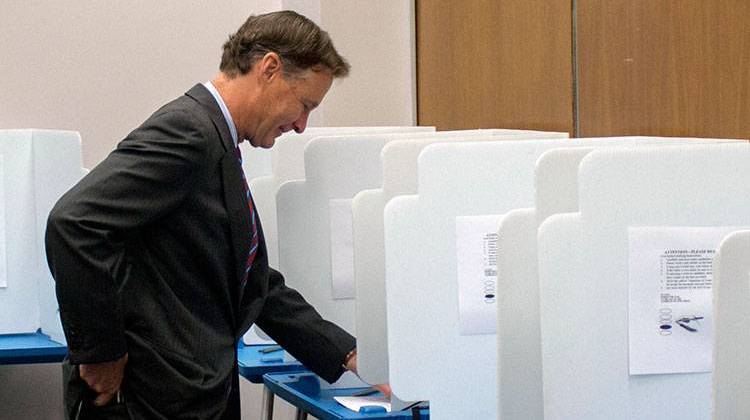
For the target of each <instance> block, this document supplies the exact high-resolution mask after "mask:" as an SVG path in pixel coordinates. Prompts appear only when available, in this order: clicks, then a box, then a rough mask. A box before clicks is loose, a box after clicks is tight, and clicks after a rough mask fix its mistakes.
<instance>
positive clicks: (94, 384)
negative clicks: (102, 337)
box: [79, 353, 128, 406]
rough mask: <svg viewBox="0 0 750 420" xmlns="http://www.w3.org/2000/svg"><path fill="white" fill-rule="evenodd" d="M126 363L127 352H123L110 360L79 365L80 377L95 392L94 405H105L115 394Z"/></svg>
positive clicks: (118, 388)
mask: <svg viewBox="0 0 750 420" xmlns="http://www.w3.org/2000/svg"><path fill="white" fill-rule="evenodd" d="M127 363H128V354H127V353H125V355H124V356H122V357H121V358H119V359H117V360H114V361H111V362H102V363H92V364H82V365H79V371H80V375H81V379H83V380H84V381H85V382H86V384H87V385H88V386H89V388H91V389H92V390H93V391H94V392H96V399H94V405H96V406H103V405H106V404H107V403H108V402H109V401H110V400H111V399H112V398H113V397H114V396H115V395H116V394H117V392H118V391H119V390H120V385H121V384H122V377H123V374H124V373H125V365H126V364H127Z"/></svg>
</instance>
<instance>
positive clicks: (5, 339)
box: [0, 331, 68, 365]
mask: <svg viewBox="0 0 750 420" xmlns="http://www.w3.org/2000/svg"><path fill="white" fill-rule="evenodd" d="M67 353H68V348H67V347H66V346H65V345H64V344H60V343H58V342H56V341H52V340H51V339H50V338H49V337H48V336H47V335H45V334H43V333H42V332H41V331H37V332H35V333H28V334H0V365H12V364H24V363H59V362H61V361H62V360H63V359H64V358H65V355H66V354H67Z"/></svg>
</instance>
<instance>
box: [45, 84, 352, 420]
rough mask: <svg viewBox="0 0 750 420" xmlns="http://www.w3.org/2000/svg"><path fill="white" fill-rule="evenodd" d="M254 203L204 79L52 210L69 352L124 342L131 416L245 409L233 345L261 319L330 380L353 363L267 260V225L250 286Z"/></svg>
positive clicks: (333, 329)
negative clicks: (247, 268) (251, 206)
mask: <svg viewBox="0 0 750 420" xmlns="http://www.w3.org/2000/svg"><path fill="white" fill-rule="evenodd" d="M246 200H247V199H246V198H245V194H244V186H243V181H242V176H241V172H240V166H239V163H238V161H237V158H236V155H235V152H234V145H233V143H232V139H231V136H230V134H229V129H228V128H227V123H226V121H225V120H224V117H223V115H222V113H221V110H220V109H219V107H218V105H217V104H216V101H215V100H214V98H213V97H212V96H211V94H210V93H209V92H208V90H206V89H205V87H204V86H202V85H196V86H195V87H193V88H192V89H191V90H190V91H188V92H187V93H186V95H185V96H182V97H180V98H178V99H176V100H174V101H172V102H171V103H169V104H167V105H166V106H164V107H162V108H161V109H159V110H158V111H157V112H156V113H154V114H153V115H152V116H151V117H150V118H149V119H148V120H147V121H146V122H144V123H143V125H141V126H140V127H139V128H137V129H136V130H134V131H133V132H132V133H130V134H129V135H128V136H127V138H125V139H124V140H123V141H122V142H121V143H120V144H119V145H118V146H117V149H116V150H115V151H113V152H112V153H111V154H110V155H109V156H108V157H107V158H106V159H105V160H104V161H102V162H101V163H100V164H99V165H98V166H96V167H95V168H94V169H93V170H92V171H91V172H90V173H89V174H88V175H87V176H86V177H85V178H83V179H82V180H81V181H80V182H79V183H78V184H77V185H75V186H74V187H73V188H72V189H71V190H70V191H69V192H67V193H66V194H65V195H64V196H63V197H62V198H61V199H60V201H59V202H58V203H57V205H56V206H55V207H54V209H53V210H52V212H51V214H50V218H49V221H48V226H47V236H46V246H47V258H48V262H49V266H50V269H51V271H52V274H53V277H54V278H55V280H56V288H57V297H58V301H59V304H60V315H61V319H62V323H63V327H64V330H65V335H66V339H67V341H68V348H69V358H70V362H71V363H72V364H80V363H94V362H101V361H109V360H114V359H117V358H119V357H121V356H122V355H123V354H125V352H128V354H129V359H130V362H129V363H128V365H127V368H126V372H125V380H124V384H123V389H124V392H125V395H126V398H127V399H128V403H127V404H128V411H129V412H130V414H131V416H132V417H133V418H136V419H139V418H149V419H152V418H165V419H179V418H191V419H192V418H200V419H214V418H222V416H225V417H224V418H233V417H234V415H236V414H233V415H228V416H227V415H226V414H225V413H226V412H227V407H232V406H234V408H232V409H231V410H230V411H234V410H237V411H238V408H237V407H238V394H237V389H236V363H237V362H236V349H235V346H236V343H237V341H238V340H239V339H240V337H241V336H242V334H243V333H244V332H245V331H246V330H247V329H248V328H249V327H250V325H251V324H252V323H253V322H255V323H257V324H258V325H259V326H260V327H261V328H262V329H263V330H264V331H265V332H267V333H268V334H269V335H270V336H271V337H272V338H274V339H275V340H276V341H277V342H278V343H279V344H281V345H282V346H284V348H286V349H287V350H288V351H289V352H290V353H291V354H292V355H293V356H294V357H296V358H297V359H299V360H300V361H301V362H302V363H304V364H305V365H306V366H307V367H308V368H310V369H312V370H313V371H315V372H316V373H317V374H319V375H320V376H322V377H323V378H324V379H326V380H328V381H334V380H336V379H337V378H338V377H339V376H340V375H341V374H342V373H343V369H342V367H341V363H342V361H343V360H344V358H345V356H346V354H347V353H348V352H349V351H350V350H351V349H352V348H353V347H354V345H355V343H354V338H353V337H352V336H350V335H349V334H347V333H346V332H345V331H343V330H342V329H340V328H338V327H337V326H335V325H333V324H331V323H329V322H328V321H325V320H323V319H322V318H321V317H320V316H319V315H318V313H317V312H316V311H315V310H314V309H313V308H312V307H311V306H310V305H309V304H308V303H306V302H305V301H304V299H303V298H302V297H301V296H300V295H299V294H298V293H297V292H296V291H294V290H292V289H290V288H288V287H286V286H285V285H284V279H283V277H282V276H281V274H279V273H278V272H277V271H275V270H273V269H271V268H269V267H268V259H267V254H266V248H265V244H264V241H263V239H262V238H263V236H262V230H261V231H260V232H259V233H260V235H261V236H260V238H261V240H260V246H259V248H258V252H257V256H256V258H255V261H254V263H253V266H252V270H251V272H250V275H249V279H248V282H247V285H246V286H245V288H244V289H242V288H240V280H239V279H240V276H241V275H242V272H243V270H244V264H245V261H246V256H247V252H248V249H249V246H250V229H251V220H250V215H249V211H248V204H247V201H246ZM257 222H258V226H260V222H259V221H257ZM310 246H315V244H310ZM233 377H234V378H235V381H234V382H235V385H234V386H233V385H232V383H233V380H232V378H233Z"/></svg>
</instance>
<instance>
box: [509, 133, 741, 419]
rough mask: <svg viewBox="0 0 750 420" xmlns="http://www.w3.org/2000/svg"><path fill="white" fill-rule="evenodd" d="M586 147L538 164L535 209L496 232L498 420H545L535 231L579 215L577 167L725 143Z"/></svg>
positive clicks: (639, 141) (630, 140) (639, 140)
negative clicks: (612, 151)
mask: <svg viewBox="0 0 750 420" xmlns="http://www.w3.org/2000/svg"><path fill="white" fill-rule="evenodd" d="M590 140H592V141H594V142H592V143H591V144H590V145H589V146H590V147H589V146H587V147H570V148H561V149H552V150H549V151H547V152H545V153H544V154H542V155H541V156H540V158H539V160H538V161H537V164H536V175H535V178H536V179H535V206H534V207H532V208H526V209H517V210H513V211H511V212H509V213H508V214H507V215H506V217H505V218H503V220H502V222H501V224H500V229H499V249H500V250H502V252H500V253H499V257H498V288H499V290H500V293H498V306H497V316H498V394H499V399H500V413H499V416H498V418H499V419H506V420H507V419H523V420H533V419H539V420H541V419H543V415H544V414H543V399H542V355H541V337H540V330H539V328H540V325H539V322H540V321H539V277H538V270H537V264H538V259H537V228H538V226H539V224H540V223H541V222H542V221H543V220H544V219H546V218H547V217H548V216H550V215H552V214H555V213H564V212H573V211H577V210H578V166H579V164H580V161H581V160H582V159H583V157H584V156H586V155H587V154H588V153H590V152H591V151H592V150H594V148H595V147H596V148H598V147H616V146H628V147H629V146H633V147H637V146H643V145H648V144H675V145H679V144H686V143H689V144H700V143H706V142H708V143H711V144H719V143H721V142H726V141H724V140H712V139H694V138H664V137H605V138H599V139H597V138H592V139H590Z"/></svg>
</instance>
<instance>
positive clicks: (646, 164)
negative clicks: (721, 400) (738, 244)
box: [538, 144, 750, 420]
mask: <svg viewBox="0 0 750 420" xmlns="http://www.w3.org/2000/svg"><path fill="white" fill-rule="evenodd" d="M748 158H750V148H748V147H747V145H746V144H737V145H723V144H721V145H711V146H701V145H691V146H670V147H657V146H644V147H640V148H618V149H603V150H595V151H592V152H591V153H589V154H588V155H587V156H586V157H585V158H584V159H583V160H582V161H581V165H580V169H579V190H578V194H579V211H578V212H577V213H565V214H557V215H553V216H551V217H550V218H548V219H547V220H546V221H545V222H543V223H542V225H541V226H540V228H539V233H538V255H539V291H540V316H541V342H542V365H543V366H544V370H543V373H542V378H543V389H544V417H545V419H571V418H575V419H583V420H585V419H601V418H607V419H707V418H709V416H710V386H711V374H710V373H688V374H658V375H630V374H629V353H628V352H629V343H628V334H629V324H628V321H629V303H630V302H629V278H628V275H629V268H628V263H629V236H628V229H629V228H634V227H669V226H672V227H710V226H719V227H725V226H743V225H748V223H750V212H749V211H748V210H750V202H748V201H747V200H746V199H745V197H747V195H748V193H750V185H748V184H747V182H746V179H747V177H748V175H750V165H749V164H748ZM717 203H721V205H717ZM708 317H710V315H709V316H708ZM658 321H659V319H658V314H654V328H655V329H656V328H659V325H658ZM707 322H710V320H707ZM685 351H686V352H689V351H690V349H685ZM664 356H665V355H661V354H660V355H656V354H655V355H654V357H664ZM673 357H676V358H678V357H680V354H674V355H673Z"/></svg>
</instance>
